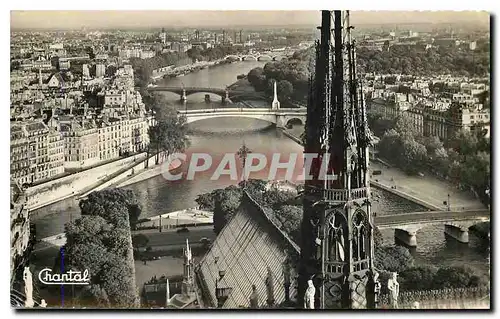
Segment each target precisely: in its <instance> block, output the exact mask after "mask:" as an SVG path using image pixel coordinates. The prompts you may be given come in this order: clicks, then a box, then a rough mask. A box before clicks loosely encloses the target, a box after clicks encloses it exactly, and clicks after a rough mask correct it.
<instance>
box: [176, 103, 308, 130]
mask: <svg viewBox="0 0 500 319" xmlns="http://www.w3.org/2000/svg"><path fill="white" fill-rule="evenodd" d="M306 112H307V110H306V109H305V108H293V109H277V110H273V109H270V108H220V109H204V110H183V111H181V110H180V111H178V113H179V114H182V115H185V116H186V122H187V123H193V122H197V121H201V120H207V119H212V118H222V117H244V118H251V119H257V120H262V121H266V122H270V123H273V124H276V127H279V128H285V127H287V125H289V124H295V123H296V124H302V125H304V124H305V122H306Z"/></svg>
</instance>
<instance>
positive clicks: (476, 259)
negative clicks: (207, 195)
mask: <svg viewBox="0 0 500 319" xmlns="http://www.w3.org/2000/svg"><path fill="white" fill-rule="evenodd" d="M264 63H265V62H257V61H244V62H238V63H232V64H226V65H221V66H217V67H214V68H211V69H204V70H200V71H198V72H195V73H191V74H187V75H185V76H183V77H178V78H173V79H168V80H163V83H160V84H164V85H168V86H182V85H184V86H189V87H213V88H224V87H225V86H227V85H230V84H232V83H234V82H235V81H236V76H237V75H239V74H243V73H244V74H246V73H248V71H250V70H251V69H252V68H254V67H257V66H263V65H264ZM162 94H164V95H165V97H166V99H167V100H168V101H169V103H170V104H171V106H174V107H177V108H182V109H185V108H187V109H195V108H203V107H205V108H206V107H207V104H206V103H205V101H204V100H205V93H196V94H193V95H190V96H188V102H187V104H186V105H182V104H180V103H179V102H178V100H179V96H178V95H176V94H173V93H162ZM220 99H221V98H220V97H219V96H217V95H211V101H212V102H211V103H212V106H215V105H219V106H220ZM209 107H210V106H209ZM190 128H191V130H192V133H191V136H190V139H191V146H190V148H189V150H188V151H189V152H192V151H197V152H200V151H204V152H208V153H210V154H213V155H217V154H224V153H228V152H233V153H235V152H237V151H238V149H239V148H240V147H241V145H242V144H243V143H244V144H245V145H246V146H247V147H248V148H250V149H251V150H252V152H254V153H264V154H270V153H281V154H287V153H288V154H289V153H301V152H302V147H301V146H300V145H298V144H296V143H295V142H294V141H292V140H291V139H289V138H288V137H286V136H284V135H283V134H282V133H281V132H280V131H278V130H276V129H275V128H274V127H273V126H271V125H270V124H269V123H266V122H263V121H259V120H251V119H242V118H221V119H210V120H204V121H199V122H195V123H191V124H190ZM210 177H211V175H207V174H206V175H196V179H195V180H193V181H186V180H182V181H177V182H170V181H167V180H165V178H164V177H163V176H157V177H154V178H151V179H148V180H145V181H142V182H139V183H136V184H132V185H129V186H127V187H125V188H127V189H131V190H133V191H134V192H135V193H136V195H137V196H138V197H139V198H140V200H141V202H142V207H143V211H142V216H141V217H149V216H154V215H159V214H164V213H168V212H172V211H176V210H181V209H185V208H187V207H194V206H196V202H195V199H196V197H197V195H199V194H202V193H204V192H209V191H212V190H214V189H217V188H221V187H225V186H228V185H231V184H234V183H235V182H234V181H231V180H229V179H220V180H215V181H214V180H211V179H210ZM373 199H374V206H373V211H374V212H376V213H377V214H378V215H384V214H404V213H406V212H414V211H424V210H425V209H423V208H422V207H420V206H419V205H416V204H413V203H411V202H408V201H406V200H404V199H401V198H399V197H397V196H395V195H392V194H390V193H387V192H384V191H381V190H377V189H374V190H373ZM40 213H41V214H40V215H41V216H44V217H40V218H38V219H36V220H35V223H36V225H37V237H39V238H44V237H47V236H51V235H54V234H57V233H61V232H63V231H64V224H65V223H66V222H67V221H69V220H71V219H74V218H77V217H78V216H79V215H80V212H79V208H78V202H77V201H76V200H75V199H74V198H69V199H66V200H63V201H60V202H57V203H55V204H52V205H50V206H46V207H43V208H41V209H40ZM382 234H383V235H384V242H385V243H393V242H394V232H393V231H391V230H384V231H382ZM417 243H418V247H417V248H416V250H415V251H413V254H414V256H415V258H416V261H417V262H418V263H427V264H434V265H436V266H438V265H469V266H471V267H474V268H476V269H478V270H479V271H481V272H484V273H487V271H488V263H487V259H486V253H485V249H484V248H481V245H480V241H479V239H478V238H476V237H475V236H474V235H472V234H470V243H469V244H468V245H463V244H458V243H456V242H454V241H449V240H446V238H445V236H444V226H428V227H425V228H423V229H421V230H420V231H419V232H418V233H417Z"/></svg>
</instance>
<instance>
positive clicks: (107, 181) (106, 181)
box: [30, 153, 182, 218]
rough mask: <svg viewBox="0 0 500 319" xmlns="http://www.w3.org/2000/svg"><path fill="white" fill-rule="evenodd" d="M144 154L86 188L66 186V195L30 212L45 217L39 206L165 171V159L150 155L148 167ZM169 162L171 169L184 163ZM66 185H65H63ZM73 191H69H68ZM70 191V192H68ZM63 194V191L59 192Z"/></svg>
mask: <svg viewBox="0 0 500 319" xmlns="http://www.w3.org/2000/svg"><path fill="white" fill-rule="evenodd" d="M142 155H143V156H140V157H139V156H137V157H136V158H135V161H134V159H133V158H132V160H131V162H130V163H129V165H126V166H125V167H121V168H120V169H119V170H117V171H114V172H111V173H110V172H106V171H105V173H103V176H100V178H99V179H98V181H97V182H95V183H94V184H91V185H90V186H87V187H85V188H82V189H80V191H78V192H73V189H74V188H71V187H68V186H65V187H66V189H65V191H66V192H65V193H67V194H64V196H53V198H51V200H50V201H45V202H44V203H43V204H42V205H40V206H36V207H34V208H30V211H31V212H30V213H31V214H32V216H33V217H35V218H36V217H43V216H38V213H37V212H36V211H35V210H36V209H38V208H42V207H44V206H47V205H51V204H54V203H57V202H59V201H62V200H64V199H67V198H71V197H75V198H76V199H77V200H80V199H82V198H85V197H86V196H88V194H90V193H92V192H95V191H100V190H103V189H106V188H109V187H117V188H121V187H125V186H128V185H131V184H134V183H138V182H141V181H143V180H147V179H150V178H153V177H155V176H158V175H160V174H162V173H163V172H165V169H166V168H165V164H164V161H161V162H160V163H159V164H158V165H155V155H153V156H151V157H149V159H148V161H149V164H148V166H147V168H146V158H145V157H146V153H144V154H142ZM168 162H169V170H170V171H172V170H175V169H177V168H179V167H180V166H181V165H182V162H181V161H179V160H177V159H175V160H173V161H171V162H170V161H168ZM61 187H64V186H61ZM68 189H69V191H71V192H69V191H68ZM68 192H69V193H68ZM58 194H61V193H58ZM56 195H57V194H56Z"/></svg>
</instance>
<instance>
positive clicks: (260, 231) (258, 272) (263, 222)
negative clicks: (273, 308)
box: [196, 193, 300, 308]
mask: <svg viewBox="0 0 500 319" xmlns="http://www.w3.org/2000/svg"><path fill="white" fill-rule="evenodd" d="M299 254H300V252H299V248H298V246H297V245H296V244H295V243H294V242H293V241H292V240H291V239H290V238H289V237H288V235H286V234H285V233H284V232H282V231H281V230H279V228H278V227H277V226H276V225H275V224H274V223H273V222H272V221H271V219H270V218H269V217H268V215H267V214H266V213H265V211H264V210H263V209H262V207H261V206H260V205H258V204H257V203H256V202H255V201H254V200H253V199H252V198H251V197H250V196H249V195H248V194H247V193H244V195H243V197H242V203H241V205H240V207H239V208H238V211H237V212H236V214H235V215H234V217H233V218H231V220H230V221H229V222H228V223H227V225H226V226H225V227H224V228H223V229H222V231H221V232H220V234H219V235H218V236H217V238H216V239H215V241H214V243H213V245H212V247H211V249H210V251H209V252H207V254H206V255H205V256H204V258H203V259H202V260H201V262H200V264H199V266H198V267H197V269H196V275H197V282H198V285H199V287H200V288H201V292H202V297H203V299H204V301H205V303H206V304H205V307H215V306H216V304H217V300H216V298H215V280H216V278H218V277H219V270H224V271H225V275H224V277H223V279H222V280H221V281H220V282H219V284H218V286H219V287H224V286H225V287H229V288H232V290H231V293H230V294H229V296H228V299H227V300H226V302H225V303H224V305H223V308H239V307H241V306H243V307H249V298H250V295H251V294H252V285H255V286H256V288H257V292H258V294H259V305H260V306H264V305H265V304H266V299H267V286H266V279H267V277H268V271H267V268H268V267H269V268H270V271H271V272H272V276H273V280H274V298H275V303H276V304H280V303H282V302H284V301H285V288H284V282H285V277H284V272H283V268H284V265H285V263H286V261H287V260H290V259H291V260H296V258H298V256H299ZM215 257H218V260H217V263H215V259H216V258H215ZM292 268H293V267H292ZM290 271H291V276H290V277H291V278H290V279H291V286H290V298H291V299H294V298H295V296H296V294H297V290H296V279H295V277H296V275H295V274H294V273H295V269H290Z"/></svg>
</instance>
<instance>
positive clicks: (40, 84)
mask: <svg viewBox="0 0 500 319" xmlns="http://www.w3.org/2000/svg"><path fill="white" fill-rule="evenodd" d="M42 84H43V81H42V68H39V69H38V85H39V86H40V90H41V89H42Z"/></svg>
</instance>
